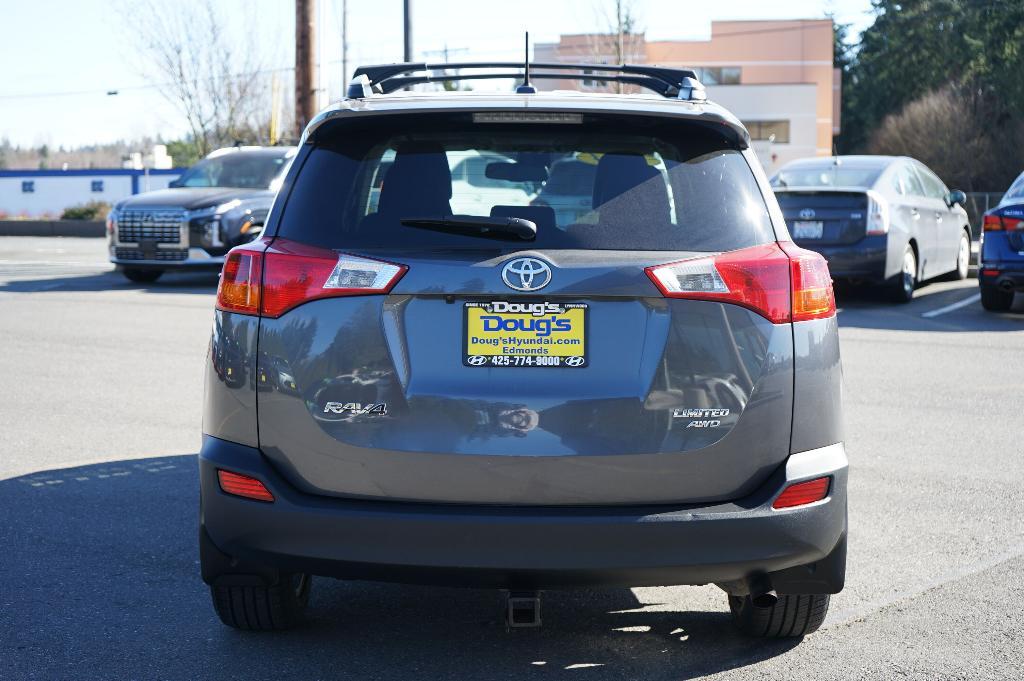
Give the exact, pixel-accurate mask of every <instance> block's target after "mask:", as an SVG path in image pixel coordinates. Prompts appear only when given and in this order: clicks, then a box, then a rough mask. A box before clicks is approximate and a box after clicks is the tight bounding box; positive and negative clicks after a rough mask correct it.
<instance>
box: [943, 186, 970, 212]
mask: <svg viewBox="0 0 1024 681" xmlns="http://www.w3.org/2000/svg"><path fill="white" fill-rule="evenodd" d="M966 204H967V194H964V193H963V192H962V191H960V190H959V189H954V190H953V191H951V192H950V193H949V196H947V197H946V205H947V206H949V207H950V208H952V207H953V206H954V205H960V206H965V205H966Z"/></svg>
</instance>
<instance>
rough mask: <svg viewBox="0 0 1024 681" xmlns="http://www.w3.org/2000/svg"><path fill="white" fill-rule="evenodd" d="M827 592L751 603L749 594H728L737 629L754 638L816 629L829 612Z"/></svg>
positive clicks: (793, 633)
mask: <svg viewBox="0 0 1024 681" xmlns="http://www.w3.org/2000/svg"><path fill="white" fill-rule="evenodd" d="M829 598H830V597H829V595H828V594H806V595H803V594H800V595H797V594H794V595H788V596H779V599H778V600H777V601H776V602H775V605H772V606H768V607H764V606H757V605H754V602H753V599H751V597H750V596H729V609H730V610H731V611H732V619H733V622H734V623H735V624H736V626H737V628H739V630H740V631H741V632H742V633H744V634H746V635H747V636H756V637H757V638H791V637H799V636H806V635H807V634H810V633H811V632H814V631H817V629H818V627H820V626H821V623H822V622H824V621H825V615H826V614H828V603H829Z"/></svg>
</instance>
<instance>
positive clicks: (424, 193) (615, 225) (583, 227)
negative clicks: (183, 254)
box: [279, 114, 774, 251]
mask: <svg viewBox="0 0 1024 681" xmlns="http://www.w3.org/2000/svg"><path fill="white" fill-rule="evenodd" d="M399 121H400V122H401V124H400V125H398V124H396V123H397V122H399ZM448 215H460V216H463V215H468V216H483V217H519V218H523V219H526V220H530V221H532V222H534V223H535V224H536V226H537V237H536V240H534V241H523V240H517V239H515V238H511V239H509V238H508V237H506V239H505V240H496V239H494V238H489V237H481V236H476V235H469V234H464V233H450V232H447V231H443V230H442V231H436V230H435V229H430V230H428V229H423V228H421V227H413V226H408V225H404V224H403V223H402V221H403V220H409V219H414V218H436V217H443V216H448ZM279 234H281V235H282V236H284V237H287V238H290V239H295V240H297V241H302V242H304V243H310V244H313V245H321V246H327V247H329V248H425V249H429V248H438V249H442V248H443V249H452V248H454V249H479V248H503V249H504V248H507V249H509V250H512V249H521V248H524V247H528V248H548V249H569V248H582V249H617V250H693V251H723V250H732V249H736V248H743V247H747V246H753V245H756V244H761V243H766V242H768V241H772V240H774V233H773V231H772V228H771V222H770V219H769V217H768V211H767V208H766V206H765V202H764V199H763V197H762V196H761V193H760V191H759V189H758V185H757V183H756V181H755V179H754V176H753V173H752V172H751V170H750V167H749V166H748V165H747V162H746V160H745V159H744V157H743V155H742V153H741V152H739V151H738V150H736V149H733V148H730V147H729V143H728V142H727V141H726V139H725V138H724V137H721V136H720V135H719V134H718V133H716V132H714V131H712V130H709V129H707V128H704V127H700V126H697V125H693V124H686V123H683V124H681V123H679V122H678V121H670V122H666V121H664V120H659V119H646V118H639V117H633V118H615V117H591V116H584V117H582V118H581V119H580V120H579V121H577V122H576V123H558V124H550V123H549V124H544V123H536V122H530V123H522V124H515V123H507V122H501V123H490V122H488V123H483V122H481V123H476V122H474V120H473V118H472V117H471V116H470V115H468V114H466V115H461V114H460V115H457V116H452V115H445V116H440V115H417V116H415V117H414V116H412V115H405V116H402V117H400V118H399V117H397V116H391V117H386V116H382V117H377V118H375V120H374V121H348V122H339V123H338V124H336V125H335V127H334V128H333V129H332V130H330V131H329V132H328V133H327V134H323V135H320V138H319V139H318V140H317V145H316V147H315V148H314V149H313V150H312V151H311V152H310V155H309V157H308V158H307V159H306V161H305V163H304V164H303V166H302V168H301V170H300V171H299V173H298V175H297V177H296V179H295V182H294V187H293V189H292V192H291V194H290V196H289V198H288V201H287V203H286V207H285V212H284V214H283V217H282V222H281V228H280V231H279Z"/></svg>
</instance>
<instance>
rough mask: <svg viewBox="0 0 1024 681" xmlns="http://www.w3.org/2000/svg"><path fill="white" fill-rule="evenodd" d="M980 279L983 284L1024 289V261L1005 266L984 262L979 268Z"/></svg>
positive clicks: (1009, 289)
mask: <svg viewBox="0 0 1024 681" xmlns="http://www.w3.org/2000/svg"><path fill="white" fill-rule="evenodd" d="M978 281H979V283H980V284H981V285H982V286H995V287H997V288H1000V289H1003V290H1005V291H1024V262H1020V263H1013V264H1012V265H1003V266H1000V265H990V264H983V265H982V266H981V267H979V268H978Z"/></svg>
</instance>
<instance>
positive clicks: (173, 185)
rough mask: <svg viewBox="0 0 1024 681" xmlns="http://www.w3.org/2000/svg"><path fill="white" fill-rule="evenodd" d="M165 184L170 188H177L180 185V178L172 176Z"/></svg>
mask: <svg viewBox="0 0 1024 681" xmlns="http://www.w3.org/2000/svg"><path fill="white" fill-rule="evenodd" d="M167 186H168V187H169V188H171V189H177V188H178V187H180V186H181V180H180V179H178V178H174V179H173V180H171V181H170V182H168V183H167Z"/></svg>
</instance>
